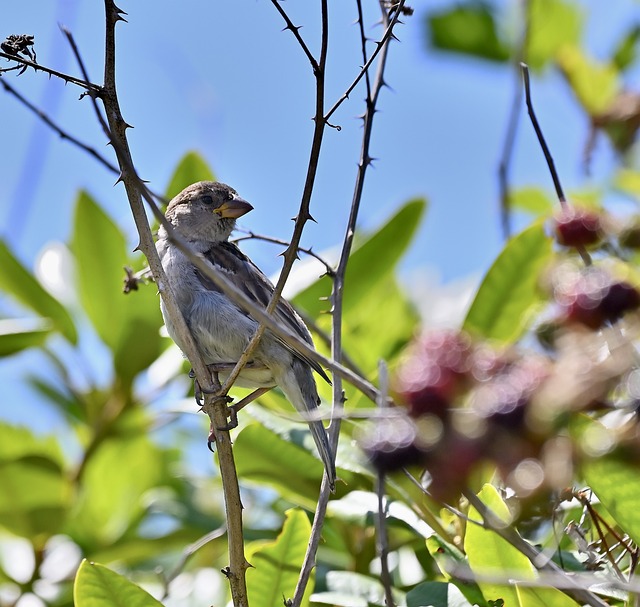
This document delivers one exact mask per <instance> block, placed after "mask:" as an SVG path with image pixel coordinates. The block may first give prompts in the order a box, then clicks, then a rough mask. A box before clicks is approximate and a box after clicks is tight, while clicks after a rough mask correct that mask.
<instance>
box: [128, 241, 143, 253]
mask: <svg viewBox="0 0 640 607" xmlns="http://www.w3.org/2000/svg"><path fill="white" fill-rule="evenodd" d="M141 245H142V243H141V242H140V241H138V244H137V245H136V246H135V247H133V251H131V252H132V253H135V252H136V251H142V249H141V248H140V246H141Z"/></svg>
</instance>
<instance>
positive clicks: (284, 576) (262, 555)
mask: <svg viewBox="0 0 640 607" xmlns="http://www.w3.org/2000/svg"><path fill="white" fill-rule="evenodd" d="M310 535H311V523H310V522H309V519H308V517H307V515H306V514H305V513H304V512H303V511H302V510H296V509H291V510H287V512H285V521H284V525H283V527H282V531H281V532H280V535H278V537H277V538H276V539H275V541H273V542H253V543H252V544H249V545H248V546H247V560H248V561H249V562H250V563H251V564H252V565H253V567H252V568H250V569H249V570H248V571H247V594H248V598H249V604H250V605H251V606H252V607H272V606H273V605H281V604H282V601H283V597H284V599H285V600H286V599H291V598H293V595H294V592H295V589H296V583H297V582H298V576H299V574H300V569H301V567H302V563H303V561H304V555H305V552H306V550H307V546H308V544H309V536H310ZM313 578H314V575H313V574H312V576H311V579H310V580H309V586H308V587H307V590H306V592H305V596H304V598H303V600H302V602H301V605H305V606H306V605H308V604H309V594H310V593H311V589H312V588H313V584H314V579H313Z"/></svg>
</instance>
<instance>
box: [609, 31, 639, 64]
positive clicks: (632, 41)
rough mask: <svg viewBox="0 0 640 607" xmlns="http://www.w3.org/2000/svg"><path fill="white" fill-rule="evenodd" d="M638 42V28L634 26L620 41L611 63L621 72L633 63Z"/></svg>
mask: <svg viewBox="0 0 640 607" xmlns="http://www.w3.org/2000/svg"><path fill="white" fill-rule="evenodd" d="M638 40H640V26H639V25H634V26H632V27H631V29H630V30H629V31H628V32H627V33H626V35H625V36H624V37H623V38H621V39H620V42H619V43H618V46H617V47H616V50H615V51H614V53H613V57H612V59H611V61H612V62H613V65H615V66H616V67H617V68H618V70H620V71H621V72H622V71H624V70H625V69H626V68H628V67H630V66H631V65H632V64H633V63H635V60H636V56H637V54H638V49H637V46H638Z"/></svg>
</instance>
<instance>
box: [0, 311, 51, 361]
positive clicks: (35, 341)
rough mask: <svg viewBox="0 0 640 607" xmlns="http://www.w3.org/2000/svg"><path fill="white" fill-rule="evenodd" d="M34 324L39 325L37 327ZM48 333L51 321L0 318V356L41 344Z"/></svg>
mask: <svg viewBox="0 0 640 607" xmlns="http://www.w3.org/2000/svg"><path fill="white" fill-rule="evenodd" d="M34 325H35V326H37V325H39V328H35V327H34ZM50 333H51V323H49V322H46V321H45V322H41V321H39V322H35V323H34V322H32V321H27V322H25V321H24V320H18V319H5V320H0V357H2V356H11V355H12V354H15V353H16V352H20V351H21V350H27V349H28V348H34V347H37V346H41V345H42V344H43V343H44V342H45V340H46V339H47V337H48V336H49V334H50Z"/></svg>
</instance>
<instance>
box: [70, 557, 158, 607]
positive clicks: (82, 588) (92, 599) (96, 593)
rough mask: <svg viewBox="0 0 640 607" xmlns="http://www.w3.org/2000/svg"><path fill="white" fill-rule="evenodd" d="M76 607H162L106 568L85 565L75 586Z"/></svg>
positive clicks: (139, 589)
mask: <svg viewBox="0 0 640 607" xmlns="http://www.w3.org/2000/svg"><path fill="white" fill-rule="evenodd" d="M73 602H74V605H75V607H162V603H160V602H159V601H157V600H156V599H154V598H153V597H152V596H151V595H150V594H149V593H148V592H147V591H146V590H143V589H142V588H140V586H137V585H136V584H134V583H133V582H130V581H129V580H128V579H127V578H126V577H124V576H122V575H120V574H118V573H116V572H115V571H111V569H108V568H107V567H105V566H104V565H100V564H98V563H91V562H89V561H87V560H84V561H82V563H81V564H80V567H79V568H78V572H77V573H76V579H75V583H74V585H73Z"/></svg>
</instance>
